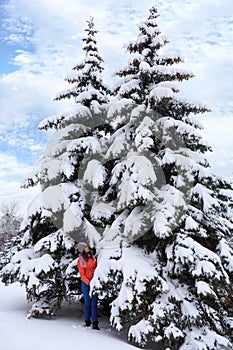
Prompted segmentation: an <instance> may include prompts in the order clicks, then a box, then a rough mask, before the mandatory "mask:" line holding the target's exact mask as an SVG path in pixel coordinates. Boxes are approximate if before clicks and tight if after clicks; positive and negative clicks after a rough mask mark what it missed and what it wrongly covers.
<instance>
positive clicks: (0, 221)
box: [0, 201, 22, 250]
mask: <svg viewBox="0 0 233 350" xmlns="http://www.w3.org/2000/svg"><path fill="white" fill-rule="evenodd" d="M21 221H22V215H21V214H20V211H19V203H18V202H17V201H12V202H10V203H1V205H0V250H1V248H2V246H3V244H4V243H5V242H6V241H9V240H10V239H11V238H12V237H14V236H15V234H16V233H17V231H18V230H19V228H20V224H21Z"/></svg>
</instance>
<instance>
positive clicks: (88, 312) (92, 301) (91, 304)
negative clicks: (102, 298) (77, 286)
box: [81, 282, 98, 322]
mask: <svg viewBox="0 0 233 350" xmlns="http://www.w3.org/2000/svg"><path fill="white" fill-rule="evenodd" d="M81 287H82V292H83V297H84V318H85V321H89V320H90V316H91V317H92V321H93V322H95V321H97V318H98V316H97V301H98V299H97V296H96V295H94V296H93V297H92V298H90V295H89V293H90V286H88V285H87V284H86V283H84V282H82V286H81Z"/></svg>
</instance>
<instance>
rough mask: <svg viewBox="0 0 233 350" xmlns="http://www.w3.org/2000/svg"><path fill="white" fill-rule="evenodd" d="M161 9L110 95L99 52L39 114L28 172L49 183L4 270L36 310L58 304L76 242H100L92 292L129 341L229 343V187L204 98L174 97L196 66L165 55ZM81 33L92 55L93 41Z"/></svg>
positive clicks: (68, 287)
mask: <svg viewBox="0 0 233 350" xmlns="http://www.w3.org/2000/svg"><path fill="white" fill-rule="evenodd" d="M157 16H158V14H157V10H156V9H155V8H152V9H151V10H150V14H149V17H148V19H147V20H146V21H145V22H144V23H143V24H142V25H141V26H140V28H139V35H138V37H137V39H136V41H135V42H131V43H130V44H129V46H128V51H129V53H130V57H131V58H130V60H129V63H128V65H127V66H126V68H125V69H122V70H121V71H120V72H118V75H119V76H120V82H119V83H118V84H117V87H116V91H115V97H114V99H113V100H112V101H111V103H105V102H107V95H106V92H107V90H105V89H104V88H102V86H103V85H101V86H100V85H94V83H90V82H92V81H93V80H92V78H93V75H92V72H93V71H94V72H96V71H95V69H97V67H99V69H100V70H99V72H100V73H101V68H100V67H101V66H100V60H98V62H99V64H98V65H97V66H95V64H96V60H97V58H96V57H97V56H98V55H97V56H95V58H96V59H93V61H92V63H90V62H89V63H88V62H87V61H84V63H83V64H81V65H79V66H77V69H75V73H74V75H72V76H70V77H68V78H67V80H68V82H71V83H74V84H75V85H74V87H73V88H72V89H70V90H66V91H65V92H62V93H61V94H59V95H58V96H57V99H61V98H66V97H68V98H69V97H71V96H74V97H75V100H76V102H77V104H76V106H75V108H74V110H73V111H70V112H68V113H63V114H60V115H58V116H55V117H52V118H48V119H47V120H45V121H43V122H42V123H41V124H40V127H41V128H44V129H47V128H52V127H54V128H55V129H56V131H55V134H54V137H53V138H52V141H51V143H50V144H49V145H48V149H47V152H46V153H45V155H44V156H43V157H42V159H41V160H40V161H39V163H38V166H37V168H36V170H35V174H34V175H32V176H31V177H29V178H28V181H27V184H29V185H30V184H32V185H33V184H35V183H38V182H39V183H41V190H42V191H41V195H40V196H39V198H38V199H37V200H36V203H35V204H34V205H31V206H30V208H29V213H28V217H27V218H26V220H25V222H24V226H23V227H24V229H23V231H22V234H23V237H22V240H21V242H20V244H19V245H18V248H17V249H18V252H14V254H13V257H12V259H11V262H10V263H9V264H8V265H6V266H5V268H4V269H3V271H2V278H3V280H4V281H5V282H11V281H14V280H20V281H21V282H23V283H25V284H26V288H27V292H28V295H29V297H32V298H34V299H36V300H38V303H37V304H34V307H33V308H32V310H31V312H30V313H29V314H30V315H36V314H38V313H39V314H40V313H41V312H43V311H44V312H48V313H51V310H52V304H53V303H54V305H55V306H58V305H59V304H60V302H61V300H62V299H63V298H64V297H65V295H69V294H72V293H74V294H75V296H78V294H79V292H78V291H77V290H75V292H73V291H72V289H73V287H72V285H73V286H74V284H75V283H77V282H78V278H77V271H76V270H74V267H75V266H76V259H75V255H74V245H75V241H77V239H87V241H88V242H89V244H94V245H95V246H96V247H97V249H98V250H99V259H98V266H97V270H96V273H95V277H94V279H93V280H92V283H91V292H92V293H93V292H97V293H98V295H99V298H100V299H104V300H107V301H108V302H111V311H110V322H111V324H112V325H113V326H114V327H116V329H118V330H119V331H120V330H121V329H127V332H128V338H129V339H130V340H131V341H133V342H135V343H137V344H138V345H140V346H145V345H146V344H150V345H151V347H153V348H154V347H155V343H159V345H160V348H162V349H166V348H167V347H168V346H169V347H170V348H171V349H172V350H173V349H174V350H175V349H180V350H188V349H190V350H191V349H192V350H193V349H198V350H204V349H220V348H223V349H224V348H225V349H229V348H231V347H232V345H231V341H232V335H231V333H232V319H231V317H232V315H231V311H230V308H229V303H230V299H229V295H228V292H229V290H230V288H231V284H232V270H233V252H232V248H231V247H230V245H229V243H228V239H229V238H230V237H231V230H232V221H231V217H230V214H229V212H228V206H229V205H230V204H231V201H230V195H231V190H232V189H231V185H230V184H229V183H228V182H227V181H225V180H224V179H220V178H218V177H217V176H215V175H214V174H212V172H211V168H210V166H209V164H208V162H207V161H206V159H205V156H204V153H205V152H206V151H207V150H209V149H210V148H209V146H208V145H207V144H206V142H205V141H204V140H203V139H202V136H201V134H200V132H199V129H201V126H200V124H199V123H198V121H197V120H196V119H195V118H194V116H193V115H194V114H197V113H204V112H206V111H207V108H206V107H205V106H202V105H200V104H199V105H197V104H195V103H193V102H192V101H189V100H187V99H182V98H181V97H179V94H178V92H179V91H178V88H177V87H176V84H175V82H176V81H182V80H186V79H189V78H191V77H192V76H193V74H192V73H191V72H187V71H185V70H183V69H180V68H178V67H177V64H178V63H180V62H181V61H182V59H181V58H180V57H179V56H168V55H164V54H160V51H161V49H162V48H163V46H164V45H165V44H167V42H168V40H167V39H166V38H165V37H164V36H162V35H161V33H160V31H159V28H158V26H157ZM90 23H91V22H90ZM90 23H89V27H88V31H87V32H88V38H89V35H90V36H91V37H92V38H93V33H94V31H93V26H92V25H91V24H90ZM94 34H95V33H94ZM88 40H89V39H88ZM84 43H85V45H86V46H85V47H86V48H89V49H87V50H86V59H89V58H88V57H89V53H88V52H89V51H88V50H91V51H92V48H93V45H92V44H91V45H89V46H88V45H87V42H86V41H85V40H84ZM85 47H84V48H85ZM95 54H96V51H95ZM93 55H94V54H93ZM92 58H93V57H92ZM90 64H91V65H92V66H93V69H89V68H90ZM94 67H95V68H94ZM79 68H80V69H79ZM76 70H77V72H76ZM97 70H98V69H97ZM87 71H88V72H89V76H86V75H85V73H86V72H87ZM80 72H82V74H81V73H80ZM79 73H80V74H81V75H79ZM94 76H95V77H96V76H98V77H100V75H99V74H98V75H96V74H95V73H94ZM82 77H83V80H82ZM88 81H89V83H88ZM99 81H100V82H101V84H102V79H100V80H99ZM82 82H83V83H82ZM95 83H96V82H95ZM87 86H88V88H87V89H86V87H87ZM89 88H90V91H89ZM85 89H86V90H85ZM97 90H98V91H97ZM93 91H95V93H94V92H93ZM98 92H99V93H101V97H100V96H99V94H98ZM88 98H89V99H88ZM75 276H76V277H75ZM74 287H75V288H77V286H74Z"/></svg>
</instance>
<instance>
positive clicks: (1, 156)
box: [0, 0, 233, 211]
mask: <svg viewBox="0 0 233 350" xmlns="http://www.w3.org/2000/svg"><path fill="white" fill-rule="evenodd" d="M0 5H1V8H0V53H1V54H0V169H1V171H0V203H1V202H7V201H11V200H16V201H19V202H20V207H21V209H22V210H23V211H25V210H26V207H27V205H28V204H29V202H30V200H31V199H32V198H33V197H34V196H35V193H36V192H37V190H36V189H32V190H22V189H21V188H20V183H21V182H22V181H23V179H24V177H26V175H27V174H28V172H29V171H30V170H31V169H32V167H33V165H34V164H35V162H36V160H37V159H38V158H39V157H40V156H41V155H42V154H43V150H44V147H45V145H46V142H47V140H48V135H46V133H45V132H41V131H38V129H37V125H38V123H39V122H40V121H41V120H42V119H44V118H46V117H48V116H50V115H53V114H56V113H59V112H61V111H64V110H67V108H69V102H54V101H53V98H54V97H55V96H56V94H57V93H59V92H60V91H61V90H64V89H65V88H66V87H67V85H66V82H65V81H64V77H65V75H66V74H67V73H68V72H69V71H70V70H71V68H72V67H73V66H74V65H76V64H77V63H79V62H80V61H81V60H82V59H83V52H82V50H81V45H82V41H81V39H82V37H83V35H84V32H83V30H84V28H85V27H86V20H87V19H88V18H89V17H90V16H92V17H94V19H95V23H96V29H97V30H98V31H99V33H98V37H97V40H98V45H99V50H100V54H101V55H102V57H103V58H104V60H105V78H106V79H107V80H108V81H110V80H111V79H112V74H113V73H114V71H116V70H117V69H119V68H121V67H122V65H124V64H125V60H126V59H127V56H126V55H125V52H124V50H123V49H122V47H123V45H124V43H126V42H128V41H129V40H132V39H134V38H136V36H137V34H138V24H139V23H140V22H141V21H143V20H144V19H145V18H146V17H147V15H148V10H149V8H150V7H152V6H154V5H156V6H157V8H158V11H159V14H160V18H159V23H158V24H159V26H160V28H161V30H162V33H163V34H164V35H166V36H167V37H168V38H169V40H170V44H168V45H167V50H168V52H170V53H174V52H179V53H181V54H182V56H183V57H184V59H185V67H186V68H187V69H189V70H191V71H193V72H194V74H195V76H196V77H195V78H194V79H192V81H189V82H187V83H185V84H182V86H181V87H182V94H184V96H186V97H187V98H193V99H196V100H198V101H200V102H203V103H206V104H207V105H208V106H210V108H211V109H212V112H211V113H208V115H205V116H204V117H200V120H201V121H202V123H203V126H204V129H203V132H202V134H203V136H204V137H205V139H206V140H207V141H208V142H209V143H210V145H211V146H212V147H213V150H214V152H213V154H212V155H211V156H210V160H211V164H212V166H213V170H214V171H215V172H216V173H218V174H219V175H224V176H225V175H226V176H230V177H231V176H232V170H233V147H232V146H233V141H232V134H233V120H232V118H233V80H232V76H233V60H232V57H233V2H232V0H196V1H195V2H193V1H189V0H157V1H154V0H153V1H152V0H147V1H146V2H145V1H144V2H142V1H141V0H134V1H133V0H127V1H123V0H118V1H113V0H102V1H98V2H97V1H94V0H50V1H48V0H30V1H28V0H0Z"/></svg>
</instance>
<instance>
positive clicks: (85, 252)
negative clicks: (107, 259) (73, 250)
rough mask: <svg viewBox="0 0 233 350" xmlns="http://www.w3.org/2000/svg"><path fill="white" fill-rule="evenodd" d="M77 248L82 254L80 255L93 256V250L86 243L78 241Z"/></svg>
mask: <svg viewBox="0 0 233 350" xmlns="http://www.w3.org/2000/svg"><path fill="white" fill-rule="evenodd" d="M77 249H78V251H79V252H80V253H81V254H82V256H83V257H85V258H88V257H92V256H93V252H92V250H91V248H90V246H89V245H88V244H87V243H84V242H79V243H78V244H77Z"/></svg>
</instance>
